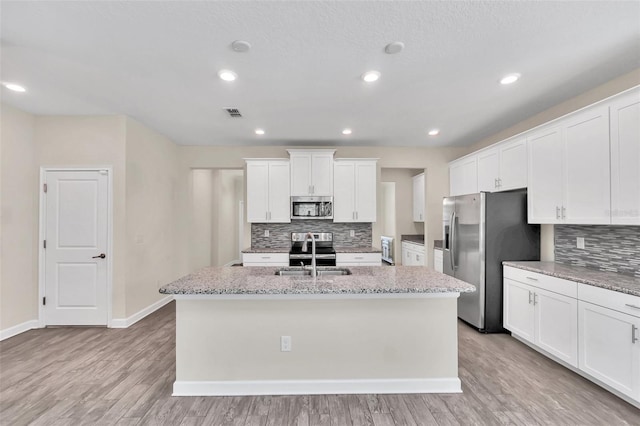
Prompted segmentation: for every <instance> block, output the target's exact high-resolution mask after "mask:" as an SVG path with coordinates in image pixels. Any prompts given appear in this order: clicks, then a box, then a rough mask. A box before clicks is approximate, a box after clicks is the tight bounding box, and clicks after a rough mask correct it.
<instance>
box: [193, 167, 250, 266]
mask: <svg viewBox="0 0 640 426" xmlns="http://www.w3.org/2000/svg"><path fill="white" fill-rule="evenodd" d="M244 191H245V174H244V170H243V169H193V170H192V171H191V211H192V216H191V245H190V262H189V263H190V270H191V271H194V270H197V269H200V268H204V267H207V266H232V265H235V264H239V263H241V262H242V256H241V252H242V250H243V249H244V248H245V247H248V246H249V245H250V243H248V242H247V241H246V239H247V237H250V234H251V233H250V232H249V231H248V230H247V229H248V227H249V224H248V223H247V222H246V220H245V218H244V213H245V212H244Z"/></svg>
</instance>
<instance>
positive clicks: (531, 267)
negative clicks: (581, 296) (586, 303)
mask: <svg viewBox="0 0 640 426" xmlns="http://www.w3.org/2000/svg"><path fill="white" fill-rule="evenodd" d="M502 264H503V265H504V266H512V267H514V268H519V269H524V270H526V271H531V272H537V273H540V274H544V275H550V276H552V277H556V278H562V279H565V280H569V281H575V282H578V283H582V284H588V285H592V286H594V287H601V288H604V289H607V290H613V291H619V292H621V293H626V294H631V295H633V296H640V278H635V277H631V276H628V275H622V274H618V273H615V272H603V271H596V270H593V269H587V268H584V267H582V266H571V265H565V264H562V263H556V262H513V261H510V262H502Z"/></svg>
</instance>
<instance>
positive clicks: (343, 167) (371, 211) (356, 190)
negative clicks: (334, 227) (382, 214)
mask: <svg viewBox="0 0 640 426" xmlns="http://www.w3.org/2000/svg"><path fill="white" fill-rule="evenodd" d="M376 176H377V166H376V160H368V159H366V160H339V159H338V160H335V163H334V178H335V188H334V190H333V221H334V222H375V221H376V209H377V204H376V191H377V180H376Z"/></svg>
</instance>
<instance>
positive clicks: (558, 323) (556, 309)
mask: <svg viewBox="0 0 640 426" xmlns="http://www.w3.org/2000/svg"><path fill="white" fill-rule="evenodd" d="M534 292H535V294H534V299H533V304H534V306H535V343H536V344H537V345H538V346H539V347H540V348H542V349H544V350H545V351H547V352H549V353H550V354H552V355H555V356H556V357H558V358H560V359H561V360H563V361H565V362H566V363H568V364H570V365H572V366H574V367H577V366H578V301H577V300H576V299H573V298H571V297H567V296H564V295H561V294H557V293H553V292H550V291H546V290H542V289H540V288H535V289H534Z"/></svg>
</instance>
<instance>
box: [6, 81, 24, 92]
mask: <svg viewBox="0 0 640 426" xmlns="http://www.w3.org/2000/svg"><path fill="white" fill-rule="evenodd" d="M2 85H3V86H4V87H6V88H7V89H9V90H13V91H14V92H26V91H27V89H25V88H24V87H22V86H20V85H19V84H15V83H2Z"/></svg>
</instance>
